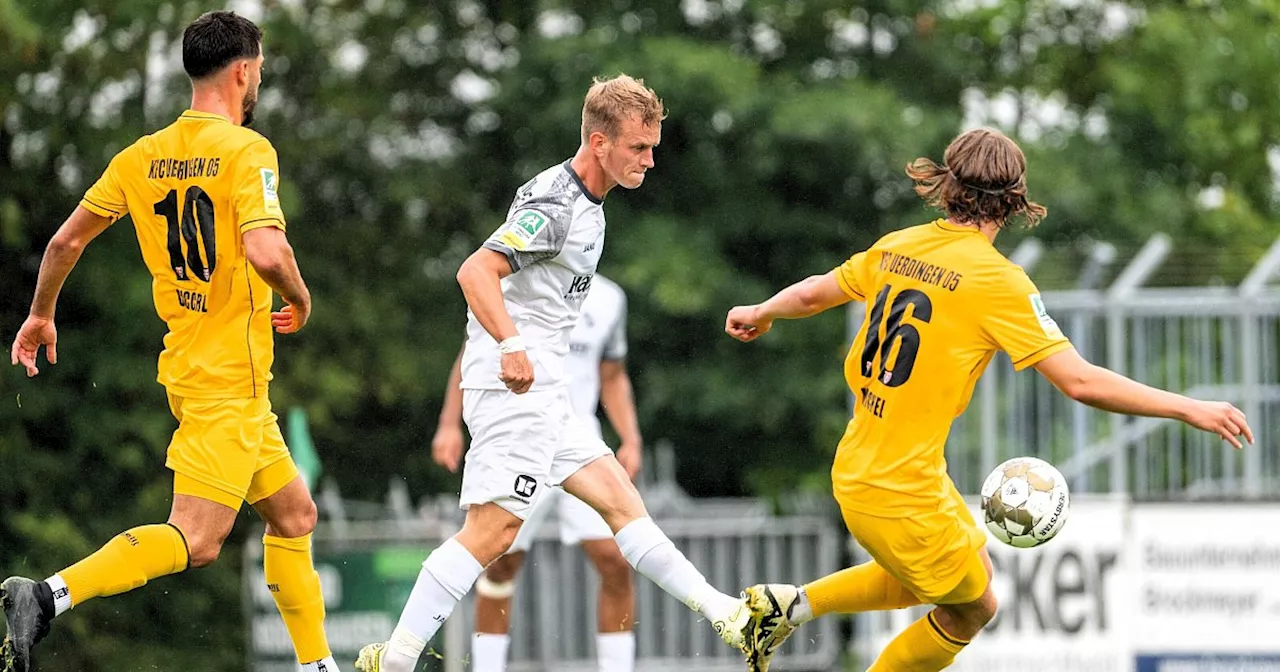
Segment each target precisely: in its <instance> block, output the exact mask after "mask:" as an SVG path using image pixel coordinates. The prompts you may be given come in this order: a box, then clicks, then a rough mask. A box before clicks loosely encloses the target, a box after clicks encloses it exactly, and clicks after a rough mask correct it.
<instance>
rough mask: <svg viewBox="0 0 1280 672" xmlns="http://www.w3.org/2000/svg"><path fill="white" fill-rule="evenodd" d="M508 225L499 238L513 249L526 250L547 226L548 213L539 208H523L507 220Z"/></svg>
mask: <svg viewBox="0 0 1280 672" xmlns="http://www.w3.org/2000/svg"><path fill="white" fill-rule="evenodd" d="M507 222H508V223H507V226H506V227H504V230H503V232H502V234H501V235H500V236H498V240H499V241H501V242H502V244H504V245H506V246H507V247H510V248H511V249H513V250H520V251H524V250H526V249H528V248H529V243H531V242H533V239H534V238H537V237H538V233H539V232H540V231H542V229H543V228H545V227H546V226H547V217H546V215H544V214H542V213H541V212H538V211H537V210H521V211H519V212H517V213H515V214H514V215H512V216H511V218H510V219H508V220H507Z"/></svg>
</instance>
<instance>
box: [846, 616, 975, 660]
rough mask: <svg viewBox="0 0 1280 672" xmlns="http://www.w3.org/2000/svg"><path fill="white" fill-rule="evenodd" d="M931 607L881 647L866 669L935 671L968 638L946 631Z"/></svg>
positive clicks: (953, 655) (953, 656) (960, 648)
mask: <svg viewBox="0 0 1280 672" xmlns="http://www.w3.org/2000/svg"><path fill="white" fill-rule="evenodd" d="M934 613H936V610H935V611H931V612H929V613H928V614H926V615H925V617H924V618H922V619H920V620H918V621H916V622H915V623H912V624H911V626H910V627H908V628H907V629H906V630H903V631H902V634H900V635H898V636H897V637H895V638H894V639H893V641H892V642H889V645H888V646H886V647H884V651H881V652H880V657H879V658H877V659H876V662H874V663H872V664H871V667H868V668H867V672H938V670H941V669H943V668H945V667H947V666H948V665H950V664H951V663H953V662H955V659H956V654H958V653H960V651H962V650H963V649H964V647H965V645H967V644H968V643H969V642H966V641H964V640H962V639H956V638H955V637H952V636H951V635H949V634H947V632H946V631H945V630H943V629H942V626H940V625H938V619H937V618H936V617H935V616H934Z"/></svg>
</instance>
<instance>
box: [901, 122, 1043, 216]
mask: <svg viewBox="0 0 1280 672" xmlns="http://www.w3.org/2000/svg"><path fill="white" fill-rule="evenodd" d="M907 176H908V177H910V178H911V179H912V181H914V182H915V183H916V185H915V190H916V193H917V194H919V195H920V198H923V199H924V200H925V202H926V203H928V204H929V205H931V206H933V207H935V208H939V209H941V210H944V211H946V213H947V216H948V217H950V218H951V219H952V220H954V221H956V222H958V223H965V224H980V223H982V222H984V221H986V222H994V223H996V224H998V225H1000V227H1001V228H1003V227H1004V226H1005V225H1006V224H1008V223H1009V221H1010V220H1012V219H1013V218H1015V217H1021V218H1022V219H1023V220H1024V221H1025V222H1026V224H1027V226H1029V227H1030V226H1035V225H1036V223H1038V222H1039V221H1040V220H1041V219H1043V218H1044V216H1045V214H1047V211H1046V210H1045V208H1044V206H1042V205H1040V204H1039V203H1036V202H1034V201H1031V200H1029V199H1027V159H1026V157H1025V156H1024V155H1023V154H1022V149H1021V148H1020V147H1018V144H1017V143H1015V142H1014V141H1013V140H1010V139H1009V138H1008V137H1007V136H1006V135H1005V134H1003V133H1001V132H1000V131H997V130H995V129H992V128H975V129H973V130H971V131H967V132H965V133H962V134H960V135H959V136H958V137H957V138H956V139H955V140H952V141H951V144H950V145H948V146H947V151H946V153H944V154H943V163H942V164H938V163H935V162H934V161H933V160H932V159H927V158H923V157H922V158H919V159H916V160H915V161H912V162H911V163H910V164H907Z"/></svg>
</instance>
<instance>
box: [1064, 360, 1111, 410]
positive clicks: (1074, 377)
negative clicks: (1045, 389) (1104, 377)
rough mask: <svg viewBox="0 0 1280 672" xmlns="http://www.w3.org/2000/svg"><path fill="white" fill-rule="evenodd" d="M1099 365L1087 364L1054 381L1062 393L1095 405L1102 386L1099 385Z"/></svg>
mask: <svg viewBox="0 0 1280 672" xmlns="http://www.w3.org/2000/svg"><path fill="white" fill-rule="evenodd" d="M1097 369H1098V367H1097V366H1095V365H1093V364H1087V363H1086V364H1085V365H1084V366H1082V367H1079V368H1077V369H1074V370H1072V371H1070V372H1068V373H1067V374H1066V375H1065V376H1063V377H1062V378H1061V379H1060V380H1057V381H1054V382H1055V383H1056V384H1057V386H1058V389H1059V390H1062V393H1063V394H1065V395H1067V396H1068V397H1071V398H1072V399H1074V400H1076V401H1078V402H1080V403H1082V404H1085V405H1088V406H1093V405H1094V404H1095V403H1096V402H1097V401H1098V398H1099V393H1100V392H1101V386H1100V385H1098V376H1097V375H1096V373H1097Z"/></svg>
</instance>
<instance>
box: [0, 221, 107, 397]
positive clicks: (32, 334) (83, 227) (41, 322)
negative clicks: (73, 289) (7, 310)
mask: <svg viewBox="0 0 1280 672" xmlns="http://www.w3.org/2000/svg"><path fill="white" fill-rule="evenodd" d="M108 226H111V220H110V219H108V218H106V217H103V216H101V215H97V214H94V213H92V212H90V211H88V210H86V209H84V207H82V206H76V209H75V210H73V211H72V212H71V216H70V217H68V218H67V221H65V222H63V223H62V226H60V227H58V232H57V233H55V234H53V238H52V239H51V240H50V241H49V246H48V247H46V248H45V250H44V258H43V259H41V261H40V274H39V275H38V276H37V278H36V293H35V297H34V298H33V299H32V300H31V313H30V315H28V316H27V319H26V321H25V322H23V323H22V327H21V328H20V329H19V330H18V335H17V337H15V338H14V339H13V347H12V348H11V350H10V355H11V357H12V363H13V364H14V365H15V366H16V365H18V364H21V365H22V366H23V367H24V368H26V370H27V376H28V377H30V376H34V375H36V374H37V373H40V369H39V368H37V367H36V353H37V352H38V351H39V349H40V346H41V345H43V346H45V347H46V352H45V357H46V358H48V360H49V363H50V364H57V363H58V330H57V328H56V327H54V324H53V314H54V311H55V309H56V307H57V304H58V294H59V293H60V292H61V291H62V285H63V284H64V283H66V281H67V276H69V275H71V269H73V268H75V266H76V262H78V261H80V255H81V254H83V253H84V248H85V247H86V246H88V245H89V243H90V242H92V241H93V239H94V238H97V237H98V236H99V235H101V233H102V232H103V231H106V230H107V227H108Z"/></svg>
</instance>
